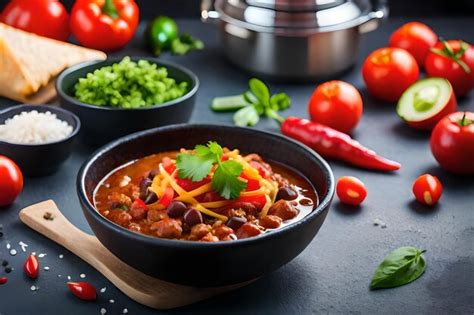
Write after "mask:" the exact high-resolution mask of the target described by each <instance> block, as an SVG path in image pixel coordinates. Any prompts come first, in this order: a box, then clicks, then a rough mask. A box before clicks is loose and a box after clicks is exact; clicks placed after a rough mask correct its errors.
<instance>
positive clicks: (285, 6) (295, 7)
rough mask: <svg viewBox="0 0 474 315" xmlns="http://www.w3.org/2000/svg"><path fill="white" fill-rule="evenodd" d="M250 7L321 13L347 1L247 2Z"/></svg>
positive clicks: (286, 0) (279, 0)
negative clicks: (320, 11)
mask: <svg viewBox="0 0 474 315" xmlns="http://www.w3.org/2000/svg"><path fill="white" fill-rule="evenodd" d="M245 2H246V3H247V4H248V5H249V6H254V7H261V8H268V9H273V10H278V11H313V12H316V11H319V10H324V9H328V8H332V7H335V6H337V5H340V4H342V3H343V2H345V0H247V1H245Z"/></svg>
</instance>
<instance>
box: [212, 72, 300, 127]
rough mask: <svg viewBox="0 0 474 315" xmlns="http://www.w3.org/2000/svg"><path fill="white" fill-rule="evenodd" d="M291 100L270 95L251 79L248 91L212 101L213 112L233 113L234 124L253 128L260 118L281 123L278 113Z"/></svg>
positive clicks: (264, 87)
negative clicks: (271, 119)
mask: <svg viewBox="0 0 474 315" xmlns="http://www.w3.org/2000/svg"><path fill="white" fill-rule="evenodd" d="M290 105H291V98H290V97H289V96H288V95H287V94H286V93H277V94H274V95H270V90H269V89H268V87H267V86H266V85H265V83H263V82H262V81H261V80H259V79H256V78H252V79H250V81H249V91H246V92H244V93H243V94H241V95H233V96H224V97H216V98H214V99H213V100H212V104H211V108H212V110H214V111H218V112H219V111H233V110H237V112H236V113H235V114H234V123H235V124H236V125H238V126H255V125H256V124H257V123H258V122H259V120H260V116H266V117H269V118H273V119H275V120H277V121H279V122H283V118H282V117H281V116H280V115H279V114H278V111H280V110H284V109H287V108H288V107H290Z"/></svg>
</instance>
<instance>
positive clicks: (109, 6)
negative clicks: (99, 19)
mask: <svg viewBox="0 0 474 315" xmlns="http://www.w3.org/2000/svg"><path fill="white" fill-rule="evenodd" d="M102 13H104V14H106V15H108V16H110V17H111V18H112V19H114V20H115V19H116V18H118V17H119V15H118V12H117V7H116V6H115V4H114V1H113V0H105V3H104V6H103V7H102Z"/></svg>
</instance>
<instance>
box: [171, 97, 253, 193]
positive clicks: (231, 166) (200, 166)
mask: <svg viewBox="0 0 474 315" xmlns="http://www.w3.org/2000/svg"><path fill="white" fill-rule="evenodd" d="M250 107H251V106H250ZM223 154H224V150H223V149H222V147H221V146H220V145H219V144H218V143H217V142H214V141H209V142H208V143H207V145H196V146H195V147H194V152H187V153H180V154H178V156H177V157H176V167H177V168H178V175H179V177H180V178H189V179H191V180H192V181H195V182H197V181H200V180H203V179H204V178H205V177H207V176H208V175H209V173H210V172H211V169H212V167H213V166H214V165H215V164H217V167H216V169H215V171H214V176H213V177H212V184H211V185H212V189H213V190H214V191H216V192H217V193H219V195H221V196H222V197H224V198H226V199H235V198H237V197H239V196H240V192H241V191H242V190H244V189H245V188H246V187H247V183H246V182H244V181H242V180H240V179H239V176H240V174H241V173H242V169H243V166H242V164H240V163H239V162H237V161H233V160H228V161H225V162H221V158H222V155H223Z"/></svg>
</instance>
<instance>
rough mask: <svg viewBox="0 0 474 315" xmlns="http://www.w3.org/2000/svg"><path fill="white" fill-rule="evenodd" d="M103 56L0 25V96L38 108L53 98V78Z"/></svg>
mask: <svg viewBox="0 0 474 315" xmlns="http://www.w3.org/2000/svg"><path fill="white" fill-rule="evenodd" d="M106 58H107V55H106V54H105V53H103V52H101V51H98V50H93V49H88V48H84V47H80V46H77V45H73V44H70V43H65V42H61V41H57V40H54V39H50V38H46V37H42V36H38V35H35V34H32V33H28V32H24V31H22V30H19V29H16V28H13V27H10V26H8V25H6V24H3V23H0V96H4V97H7V98H11V99H13V100H16V101H19V102H24V103H30V104H40V103H45V102H47V101H49V100H51V99H52V98H54V97H55V96H56V91H55V89H54V78H55V77H56V76H57V75H58V74H59V73H60V72H61V71H63V70H64V69H66V68H67V67H70V66H72V65H75V64H78V63H81V62H83V61H88V60H104V59H106Z"/></svg>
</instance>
